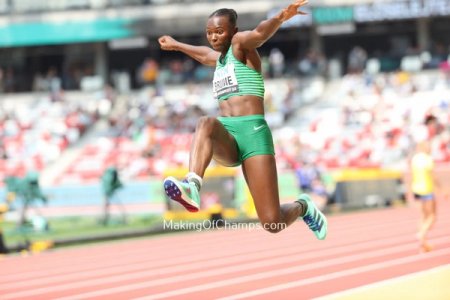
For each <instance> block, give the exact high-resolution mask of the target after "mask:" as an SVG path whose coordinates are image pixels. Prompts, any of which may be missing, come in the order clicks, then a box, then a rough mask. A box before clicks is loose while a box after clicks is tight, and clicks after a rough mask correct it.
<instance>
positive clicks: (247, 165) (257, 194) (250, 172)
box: [242, 154, 280, 220]
mask: <svg viewBox="0 0 450 300" xmlns="http://www.w3.org/2000/svg"><path fill="white" fill-rule="evenodd" d="M242 171H243V173H244V176H245V179H246V181H247V185H248V187H249V189H250V193H251V195H252V197H253V201H254V203H255V208H256V211H257V213H258V216H259V217H260V219H263V218H268V219H271V220H273V219H278V218H279V214H280V200H279V195H278V176H277V168H276V163H275V157H274V156H273V155H270V154H268V155H257V156H252V157H250V158H248V159H246V160H245V161H244V162H243V163H242Z"/></svg>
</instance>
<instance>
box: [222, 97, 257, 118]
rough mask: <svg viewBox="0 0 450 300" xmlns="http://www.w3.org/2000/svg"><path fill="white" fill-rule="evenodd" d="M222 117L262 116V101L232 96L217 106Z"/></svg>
mask: <svg viewBox="0 0 450 300" xmlns="http://www.w3.org/2000/svg"><path fill="white" fill-rule="evenodd" d="M219 107H220V115H221V116H222V117H238V116H249V115H263V114H264V100H263V99H261V98H260V97H257V96H251V95H246V96H234V97H231V98H230V99H228V100H224V101H221V102H220V104H219Z"/></svg>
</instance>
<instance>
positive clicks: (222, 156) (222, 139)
mask: <svg viewBox="0 0 450 300" xmlns="http://www.w3.org/2000/svg"><path fill="white" fill-rule="evenodd" d="M212 148H213V159H214V160H215V161H216V162H218V163H219V164H221V165H224V166H235V165H236V164H238V163H239V151H238V147H237V142H236V140H235V138H234V137H233V136H232V135H231V134H230V133H229V132H228V131H227V130H226V128H225V127H224V126H223V124H222V123H220V122H219V121H218V120H217V119H215V121H214V129H213V134H212Z"/></svg>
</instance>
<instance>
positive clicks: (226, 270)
mask: <svg viewBox="0 0 450 300" xmlns="http://www.w3.org/2000/svg"><path fill="white" fill-rule="evenodd" d="M449 241H450V237H444V238H440V239H437V240H435V241H434V243H435V244H440V243H448V242H449ZM415 246H416V244H415V243H409V244H404V245H401V246H396V247H392V248H387V249H378V250H374V251H370V252H365V253H361V254H348V255H347V256H344V257H342V256H341V257H336V258H333V259H328V260H321V261H316V262H312V263H308V264H303V265H298V266H294V267H289V268H283V269H274V270H271V271H265V272H261V273H258V274H251V275H244V276H240V277H233V278H232V279H225V280H220V281H216V282H212V283H207V284H201V285H197V286H193V287H189V288H182V289H178V290H172V291H169V292H163V293H161V294H159V296H160V297H161V298H164V297H170V296H176V295H184V294H187V293H192V292H196V291H202V290H207V289H212V288H216V287H224V286H228V285H232V284H239V283H243V282H251V281H255V280H259V279H265V278H271V277H276V276H280V275H287V274H293V273H297V272H301V271H308V270H314V269H317V268H322V267H323V268H325V267H329V266H333V265H340V264H343V263H351V262H353V261H358V260H363V259H368V258H374V257H382V256H385V255H389V254H394V253H397V252H402V251H405V250H408V249H411V247H415ZM333 251H334V249H328V252H333ZM446 251H447V253H448V250H446ZM436 253H438V252H437V251H436ZM322 255H323V254H322ZM411 257H413V258H414V259H417V255H413V256H411ZM266 264H267V265H268V266H270V265H272V264H271V262H270V261H268V262H267V263H266ZM264 265H265V261H264V262H254V263H250V264H244V265H238V266H233V267H229V268H222V269H215V270H210V271H204V272H200V273H189V276H186V275H185V274H184V275H182V276H180V277H178V278H174V277H171V278H170V277H169V278H165V279H162V280H160V281H159V282H157V284H159V285H161V284H169V283H174V282H176V281H179V280H190V279H199V278H208V277H210V276H214V275H222V274H233V273H236V272H239V271H243V270H248V269H249V267H250V268H257V267H261V266H264ZM152 286H155V282H154V281H153V282H140V283H135V284H130V285H125V286H118V287H114V288H108V289H104V290H97V291H93V292H88V293H82V294H76V295H72V296H68V297H62V298H60V299H59V300H62V299H64V300H68V299H78V300H80V299H86V298H90V297H99V296H106V295H114V294H115V293H121V292H127V291H133V290H137V289H144V288H151V287H152ZM14 296H15V297H17V296H21V295H14ZM24 296H28V295H26V294H25V295H24ZM159 296H158V295H155V296H151V297H150V298H149V299H158V298H160V297H159ZM153 297H155V298H153ZM5 299H8V298H5Z"/></svg>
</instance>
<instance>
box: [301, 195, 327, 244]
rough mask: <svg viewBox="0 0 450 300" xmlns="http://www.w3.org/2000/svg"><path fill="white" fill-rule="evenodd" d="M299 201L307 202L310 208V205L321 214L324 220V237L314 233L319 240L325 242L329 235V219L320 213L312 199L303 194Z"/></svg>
mask: <svg viewBox="0 0 450 300" xmlns="http://www.w3.org/2000/svg"><path fill="white" fill-rule="evenodd" d="M298 199H299V200H303V201H305V202H306V203H307V204H308V206H309V205H312V206H314V209H315V210H316V211H317V213H318V214H320V216H321V217H322V219H323V225H322V230H324V231H325V234H324V236H319V235H318V234H316V231H313V232H314V235H315V236H316V237H317V238H318V239H319V240H324V239H325V238H326V237H327V234H328V220H327V218H326V217H325V215H324V214H323V213H322V212H321V211H320V209H318V208H317V206H316V204H314V202H313V201H312V199H311V198H310V197H309V196H308V195H306V194H302V195H300V196H299V197H298Z"/></svg>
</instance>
